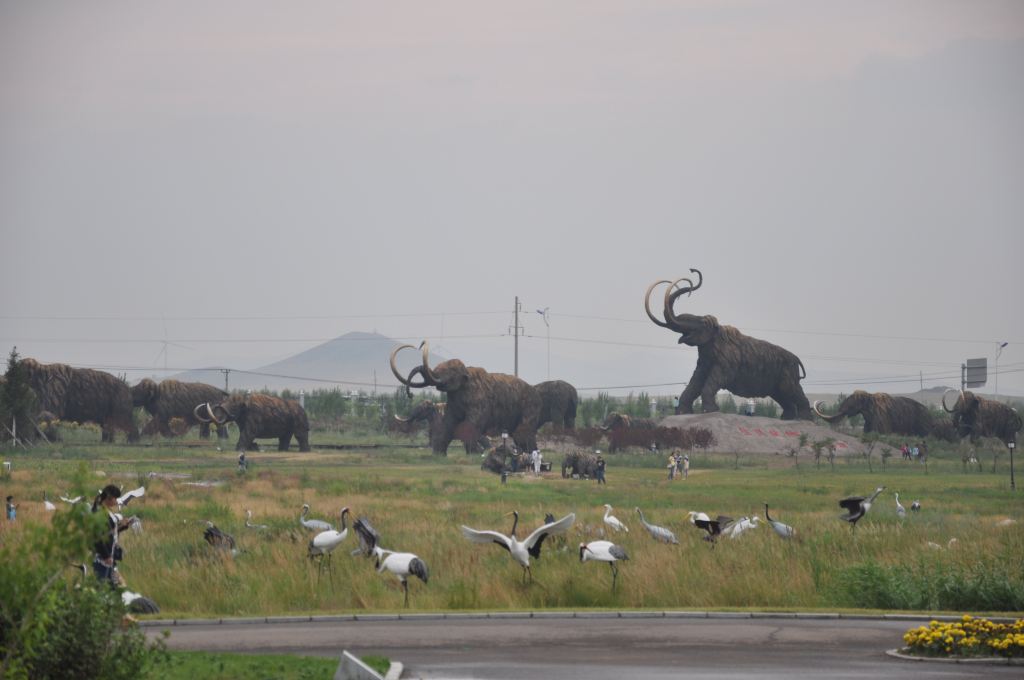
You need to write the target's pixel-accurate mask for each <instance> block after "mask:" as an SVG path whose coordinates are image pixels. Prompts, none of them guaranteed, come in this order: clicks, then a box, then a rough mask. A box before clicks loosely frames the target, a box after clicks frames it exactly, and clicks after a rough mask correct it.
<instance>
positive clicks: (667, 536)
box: [636, 508, 679, 545]
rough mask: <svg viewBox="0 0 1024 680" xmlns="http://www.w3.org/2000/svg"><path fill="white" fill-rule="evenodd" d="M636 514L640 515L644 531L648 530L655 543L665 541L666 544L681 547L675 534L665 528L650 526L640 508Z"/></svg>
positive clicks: (655, 525)
mask: <svg viewBox="0 0 1024 680" xmlns="http://www.w3.org/2000/svg"><path fill="white" fill-rule="evenodd" d="M636 512H637V514H638V515H640V524H643V525H644V529H647V532H648V533H649V534H650V535H651V538H653V539H654V540H655V541H664V542H665V543H674V544H675V545H679V539H678V538H676V535H675V534H673V533H672V532H671V531H669V530H668V529H666V528H665V527H659V526H658V525H657V524H648V523H647V520H646V519H645V518H644V513H643V511H641V510H640V508H636Z"/></svg>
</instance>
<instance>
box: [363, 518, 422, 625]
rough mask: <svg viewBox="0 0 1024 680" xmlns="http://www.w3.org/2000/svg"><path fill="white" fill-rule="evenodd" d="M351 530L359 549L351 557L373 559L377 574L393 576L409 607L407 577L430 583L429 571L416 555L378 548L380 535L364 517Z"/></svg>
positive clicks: (406, 605)
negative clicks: (354, 533) (356, 539)
mask: <svg viewBox="0 0 1024 680" xmlns="http://www.w3.org/2000/svg"><path fill="white" fill-rule="evenodd" d="M352 528H353V529H354V530H355V532H356V536H358V537H359V547H358V548H357V549H355V550H353V551H352V554H353V555H356V554H358V553H363V554H364V555H366V556H367V557H373V558H374V559H375V565H376V567H377V573H378V574H382V573H384V572H385V571H387V572H389V573H391V574H393V575H394V576H395V578H397V579H398V581H399V583H401V584H402V591H403V592H404V593H405V605H404V606H405V607H406V608H408V607H409V577H410V576H415V577H416V578H418V579H419V580H421V581H423V582H424V583H427V582H429V581H430V569H429V568H427V563H426V562H424V561H423V560H422V559H420V557H419V556H418V555H415V554H414V553H410V552H395V551H394V550H385V549H384V548H382V547H380V545H379V543H380V534H378V533H377V531H376V530H375V529H374V528H373V527H372V526H370V522H369V521H368V520H367V519H366V518H365V517H360V518H358V519H357V520H356V521H355V522H354V523H353V524H352Z"/></svg>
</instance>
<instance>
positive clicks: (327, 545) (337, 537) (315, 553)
mask: <svg viewBox="0 0 1024 680" xmlns="http://www.w3.org/2000/svg"><path fill="white" fill-rule="evenodd" d="M340 514H341V531H335V530H334V529H328V530H327V531H321V532H320V533H319V534H317V535H316V536H314V537H313V538H312V539H311V540H310V541H309V559H310V560H313V559H316V558H319V559H320V563H319V564H318V565H317V570H316V580H317V583H319V582H320V572H321V571H323V568H324V557H326V558H327V573H328V574H330V577H331V586H332V587H333V585H334V567H333V566H332V565H331V554H332V553H333V552H334V550H335V548H337V547H338V546H339V545H341V543H342V541H344V540H345V538H346V537H347V536H348V527H347V526H346V525H345V515H347V514H348V507H347V506H346V507H344V508H342V509H341V513H340Z"/></svg>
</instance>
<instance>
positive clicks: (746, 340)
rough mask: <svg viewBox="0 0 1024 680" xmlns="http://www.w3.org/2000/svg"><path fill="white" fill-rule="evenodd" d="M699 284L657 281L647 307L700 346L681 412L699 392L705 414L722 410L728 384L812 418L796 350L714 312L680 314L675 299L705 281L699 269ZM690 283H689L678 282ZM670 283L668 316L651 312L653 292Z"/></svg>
mask: <svg viewBox="0 0 1024 680" xmlns="http://www.w3.org/2000/svg"><path fill="white" fill-rule="evenodd" d="M690 272H692V273H694V274H696V275H697V277H698V279H697V285H694V284H693V281H692V280H690V279H688V278H680V279H677V280H676V281H668V280H662V281H655V282H654V283H652V284H651V285H650V286H649V287H648V288H647V293H646V295H645V296H644V310H645V311H646V312H647V316H648V318H650V320H651V321H653V322H654V323H655V324H657V325H658V326H661V327H662V328H667V329H669V330H671V331H675V332H676V333H679V343H680V344H684V345H689V346H690V347H696V348H697V368H696V369H695V370H694V372H693V376H692V377H691V378H690V381H689V382H688V383H687V385H686V389H684V390H683V393H682V394H681V395H679V405H678V406H676V413H677V414H678V413H693V402H694V401H695V400H696V399H697V397H700V399H701V404H702V407H703V409H704V412H705V413H709V412H712V411H717V410H718V404H716V403H715V397H716V395H717V394H718V390H721V389H726V390H729V391H730V392H732V393H733V394H735V395H737V396H740V397H771V398H772V399H774V400H775V401H777V402H778V403H779V405H780V406H781V407H782V419H783V420H794V419H800V420H811V419H812V416H811V405H810V402H808V401H807V395H805V394H804V390H803V388H802V387H801V386H800V381H801V380H802V379H803V378H805V377H806V372H805V371H804V370H803V368H804V366H803V364H802V363H801V362H800V359H798V358H797V356H796V355H795V354H793V353H792V352H790V351H789V350H786V349H783V348H782V347H779V346H778V345H773V344H772V343H770V342H766V341H764V340H759V339H757V338H752V337H749V336H747V335H744V334H743V333H740V332H739V330H737V329H736V328H734V327H733V326H723V325H721V324H719V323H718V319H716V318H715V317H713V316H710V315H707V316H695V315H693V314H676V313H675V311H674V306H675V302H676V300H678V299H679V298H680V297H681V296H683V295H690V294H691V293H693V291H695V290H697V289H699V288H700V287H701V285H702V284H703V282H704V277H703V275H702V274H701V273H700V271H698V270H696V269H691V270H690ZM684 281H685V282H686V283H687V284H689V285H687V286H683V287H680V286H679V284H680V283H682V282H684ZM663 283H666V284H668V288H667V289H666V290H665V299H664V309H663V312H662V315H663V316H664V321H661V320H659V319H658V318H657V317H655V316H654V314H652V313H651V304H650V302H651V292H652V291H653V290H654V289H655V288H656V287H657V286H659V285H661V284H663Z"/></svg>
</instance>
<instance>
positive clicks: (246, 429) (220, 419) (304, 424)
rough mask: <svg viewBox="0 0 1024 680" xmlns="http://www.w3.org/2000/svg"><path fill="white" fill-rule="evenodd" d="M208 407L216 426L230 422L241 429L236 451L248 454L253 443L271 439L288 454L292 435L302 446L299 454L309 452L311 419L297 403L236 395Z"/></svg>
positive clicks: (279, 449)
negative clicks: (275, 440) (257, 440)
mask: <svg viewBox="0 0 1024 680" xmlns="http://www.w3.org/2000/svg"><path fill="white" fill-rule="evenodd" d="M205 407H206V408H205V411H206V413H207V416H208V417H209V418H210V420H212V421H213V422H214V423H216V424H217V425H226V424H227V423H229V422H231V421H234V422H235V423H236V424H237V425H238V444H237V445H235V450H236V451H248V450H250V449H251V447H252V445H253V442H254V440H256V439H269V438H276V439H277V441H278V446H277V450H278V451H287V450H288V447H289V446H290V445H291V441H292V436H293V435H294V437H295V439H296V440H298V442H299V451H309V419H308V418H307V417H306V411H305V410H304V409H303V408H302V407H301V406H300V405H299V402H297V401H285V400H284V399H280V398H278V397H273V396H271V395H269V394H236V395H235V396H233V397H229V398H228V399H225V400H224V401H222V402H220V403H219V404H215V405H211V404H209V403H207V404H205ZM197 410H198V409H197Z"/></svg>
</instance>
